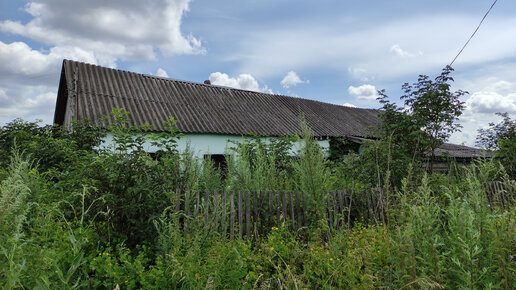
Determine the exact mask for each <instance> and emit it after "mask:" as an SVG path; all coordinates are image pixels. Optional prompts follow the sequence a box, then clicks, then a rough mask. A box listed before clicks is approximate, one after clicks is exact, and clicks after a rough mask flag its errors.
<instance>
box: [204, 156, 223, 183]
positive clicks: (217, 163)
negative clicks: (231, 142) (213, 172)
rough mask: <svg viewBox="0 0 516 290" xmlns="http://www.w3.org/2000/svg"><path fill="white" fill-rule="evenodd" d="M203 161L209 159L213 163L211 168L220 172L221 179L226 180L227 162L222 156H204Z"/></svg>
mask: <svg viewBox="0 0 516 290" xmlns="http://www.w3.org/2000/svg"><path fill="white" fill-rule="evenodd" d="M204 159H210V160H211V162H213V167H214V168H215V169H217V170H218V171H219V172H220V176H221V177H222V179H224V178H226V173H227V172H228V162H227V159H226V155H224V154H206V155H204Z"/></svg>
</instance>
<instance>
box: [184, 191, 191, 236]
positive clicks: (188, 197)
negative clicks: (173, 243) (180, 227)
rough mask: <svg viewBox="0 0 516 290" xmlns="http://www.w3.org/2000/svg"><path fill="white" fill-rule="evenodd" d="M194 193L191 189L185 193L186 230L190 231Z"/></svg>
mask: <svg viewBox="0 0 516 290" xmlns="http://www.w3.org/2000/svg"><path fill="white" fill-rule="evenodd" d="M191 194H192V192H191V191H189V192H188V193H185V215H186V218H185V223H184V224H185V232H188V219H190V195H191Z"/></svg>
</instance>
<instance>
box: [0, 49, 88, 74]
mask: <svg viewBox="0 0 516 290" xmlns="http://www.w3.org/2000/svg"><path fill="white" fill-rule="evenodd" d="M63 58H73V59H76V60H78V61H84V62H89V63H93V64H95V63H96V62H97V60H96V58H95V56H94V55H93V54H92V53H89V52H87V51H84V50H82V49H80V48H78V47H54V48H52V49H50V51H49V52H48V53H44V52H41V51H37V50H33V49H32V48H30V47H29V46H28V45H27V44H26V43H24V42H13V43H10V44H6V43H3V42H2V41H0V63H2V66H0V76H1V77H2V78H7V77H13V76H15V75H18V76H19V77H23V78H25V77H27V76H34V75H38V74H42V73H44V74H48V73H54V74H57V73H59V69H60V68H61V67H60V65H61V62H62V61H63Z"/></svg>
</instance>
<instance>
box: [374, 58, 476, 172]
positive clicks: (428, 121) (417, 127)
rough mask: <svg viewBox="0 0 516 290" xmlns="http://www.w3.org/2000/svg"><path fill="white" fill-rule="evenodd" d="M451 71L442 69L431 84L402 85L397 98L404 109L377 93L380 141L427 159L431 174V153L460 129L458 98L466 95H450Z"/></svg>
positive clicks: (421, 80) (422, 78) (420, 80)
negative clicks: (380, 121)
mask: <svg viewBox="0 0 516 290" xmlns="http://www.w3.org/2000/svg"><path fill="white" fill-rule="evenodd" d="M452 71H453V68H451V67H450V66H446V67H445V68H444V69H443V71H442V72H441V74H440V75H439V76H437V77H436V78H435V80H434V81H432V80H430V79H429V77H428V76H426V75H420V76H419V78H418V81H417V82H416V83H413V84H408V83H405V84H404V85H403V86H402V90H403V92H404V94H403V95H402V96H401V97H400V99H401V100H403V101H404V103H403V104H404V107H398V106H397V105H396V104H395V103H394V102H390V101H389V99H388V98H389V97H388V96H387V95H386V93H385V90H381V91H379V92H378V93H379V95H380V97H379V98H378V99H379V101H380V102H381V103H382V104H383V107H382V109H383V114H382V116H381V117H382V125H381V127H382V132H383V137H384V138H389V140H392V142H400V143H398V144H400V145H403V146H406V148H405V149H404V150H405V151H406V152H407V153H408V152H411V153H412V154H413V156H414V157H415V156H418V155H422V156H426V157H428V156H429V157H430V170H431V171H432V170H433V162H434V159H435V149H437V148H438V147H439V146H441V145H442V144H443V143H444V142H446V141H447V140H448V138H449V137H450V135H451V134H452V133H454V132H457V131H460V128H461V126H460V124H458V123H457V122H456V121H457V120H458V118H459V116H460V115H461V114H462V110H463V109H464V102H461V101H460V97H462V96H463V95H465V94H467V93H468V92H466V91H462V90H458V91H455V92H452V91H450V87H451V84H450V83H451V82H452V81H453V78H452V77H451V76H450V74H451V72H452ZM413 159H414V158H413Z"/></svg>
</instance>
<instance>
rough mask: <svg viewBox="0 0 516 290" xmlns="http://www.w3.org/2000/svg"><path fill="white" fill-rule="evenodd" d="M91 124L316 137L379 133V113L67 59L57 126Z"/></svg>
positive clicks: (457, 150)
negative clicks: (123, 116) (115, 121)
mask: <svg viewBox="0 0 516 290" xmlns="http://www.w3.org/2000/svg"><path fill="white" fill-rule="evenodd" d="M67 103H70V106H68V107H69V108H68V110H69V111H68V113H69V114H72V116H71V117H72V119H77V120H81V119H89V120H90V121H93V122H95V123H96V124H97V125H106V124H105V123H104V122H103V119H104V116H107V115H109V114H110V113H111V111H112V110H113V108H119V109H120V108H121V109H124V110H126V111H128V112H130V114H129V121H130V122H129V125H134V126H140V125H143V124H145V123H148V124H151V125H152V126H153V127H154V128H155V130H157V131H161V130H163V129H164V128H163V122H164V121H167V120H168V118H169V117H170V116H172V117H174V118H175V119H176V120H178V122H177V127H178V129H179V130H181V132H183V133H210V134H230V135H248V134H257V135H262V136H291V135H297V134H299V133H300V128H299V120H300V116H301V115H304V116H305V119H306V121H307V123H308V125H309V126H310V128H311V129H312V131H313V134H314V136H316V137H342V136H347V137H359V138H358V139H357V140H359V139H362V138H360V137H366V136H368V135H370V134H371V133H372V132H373V130H374V129H375V128H377V126H378V124H379V122H380V120H379V118H378V113H379V110H373V109H360V108H351V107H345V106H339V105H334V104H328V103H323V102H319V101H313V100H307V99H302V98H294V97H288V96H282V95H273V94H266V93H260V92H253V91H246V90H240V89H234V88H228V87H221V86H215V85H206V84H200V83H194V82H187V81H181V80H174V79H169V78H162V77H156V76H150V75H145V74H139V73H134V72H128V71H123V70H118V69H111V68H106V67H101V66H97V65H91V64H86V63H82V62H76V61H71V60H64V61H63V68H62V71H61V80H60V83H59V91H58V96H57V103H56V111H55V115H54V123H56V124H60V125H65V124H64V123H65V122H66V121H65V113H66V110H67ZM443 154H450V155H451V156H455V157H459V158H460V157H462V158H471V157H481V156H483V154H484V153H483V150H479V149H475V148H471V147H467V146H462V145H454V144H443V145H442V146H441V147H440V148H439V149H437V150H436V155H437V156H441V155H443Z"/></svg>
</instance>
